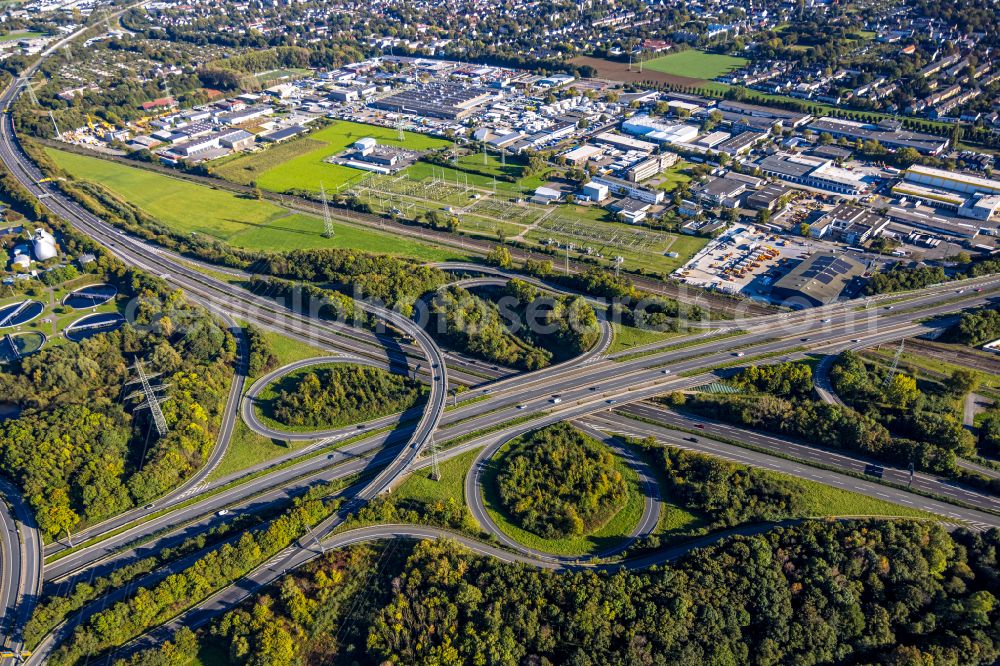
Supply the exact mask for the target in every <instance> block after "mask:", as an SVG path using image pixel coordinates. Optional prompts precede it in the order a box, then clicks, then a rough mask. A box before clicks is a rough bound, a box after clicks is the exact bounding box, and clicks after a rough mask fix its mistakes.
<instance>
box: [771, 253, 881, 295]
mask: <svg viewBox="0 0 1000 666" xmlns="http://www.w3.org/2000/svg"><path fill="white" fill-rule="evenodd" d="M864 272H865V265H864V264H862V263H860V262H858V261H855V260H854V259H851V258H849V257H846V256H844V255H841V254H834V253H832V252H823V253H817V254H814V255H812V256H811V257H808V258H807V259H805V260H804V261H803V262H802V263H801V264H799V265H798V266H796V267H795V268H793V269H792V270H791V271H789V272H788V274H786V275H785V276H784V277H782V278H780V279H779V280H778V281H776V282H775V283H774V285H773V286H772V288H771V295H772V296H773V297H774V298H776V299H780V300H782V301H785V302H786V303H788V304H792V305H796V304H797V305H802V306H806V307H813V306H817V305H826V304H828V303H833V302H835V301H837V299H839V298H840V296H841V294H843V293H844V290H845V289H846V288H847V287H848V285H850V284H851V282H852V281H853V280H854V279H855V278H857V277H860V276H861V275H863V274H864Z"/></svg>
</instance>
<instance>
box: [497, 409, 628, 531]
mask: <svg viewBox="0 0 1000 666" xmlns="http://www.w3.org/2000/svg"><path fill="white" fill-rule="evenodd" d="M496 464H497V466H498V468H499V471H498V472H497V475H496V489H497V494H498V496H499V498H500V504H501V506H502V507H503V509H504V510H505V511H506V512H507V514H508V515H509V516H510V517H511V518H512V519H513V521H514V523H515V524H517V525H518V526H519V527H521V528H523V529H525V530H528V531H529V532H534V533H535V534H537V535H539V536H541V537H543V538H545V539H560V538H563V537H567V536H579V535H582V534H585V533H587V532H590V531H593V530H594V528H595V527H598V526H600V525H602V524H604V523H605V522H607V520H608V519H609V518H610V517H611V516H613V515H614V514H615V513H616V512H617V511H618V510H619V509H621V507H622V505H623V504H624V503H625V500H626V498H627V496H628V492H629V489H628V483H627V482H626V481H625V478H624V477H623V476H622V473H621V472H620V471H619V470H618V464H617V461H616V458H615V455H614V453H612V451H611V450H610V449H609V448H608V447H607V446H606V445H605V444H604V443H602V442H599V441H597V440H595V439H594V438H593V437H590V436H589V435H587V434H585V433H583V432H581V431H579V430H577V429H576V428H574V427H573V426H571V425H569V424H568V423H556V424H553V425H550V426H546V427H545V428H540V429H538V430H535V431H533V432H531V433H528V434H527V435H524V436H523V437H520V438H518V439H516V440H514V441H513V442H511V443H509V444H508V445H507V446H506V447H504V448H503V449H502V450H501V451H500V454H499V455H498V456H497V460H496Z"/></svg>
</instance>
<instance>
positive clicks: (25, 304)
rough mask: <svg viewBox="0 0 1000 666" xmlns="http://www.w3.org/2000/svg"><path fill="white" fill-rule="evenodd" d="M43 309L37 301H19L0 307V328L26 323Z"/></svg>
mask: <svg viewBox="0 0 1000 666" xmlns="http://www.w3.org/2000/svg"><path fill="white" fill-rule="evenodd" d="M43 310H45V306H44V305H42V304H41V303H39V302H38V301H21V302H19V303H11V304H10V305H5V306H3V307H0V329H3V328H11V327H13V326H20V325H22V324H27V323H28V322H29V321H31V320H32V319H34V318H35V317H37V316H38V315H40V314H42V311H43Z"/></svg>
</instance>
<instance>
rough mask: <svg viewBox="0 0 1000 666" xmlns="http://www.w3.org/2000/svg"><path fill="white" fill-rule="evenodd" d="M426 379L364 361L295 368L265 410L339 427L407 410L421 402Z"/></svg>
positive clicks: (291, 420)
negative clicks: (303, 368) (299, 369)
mask: <svg viewBox="0 0 1000 666" xmlns="http://www.w3.org/2000/svg"><path fill="white" fill-rule="evenodd" d="M423 390H424V385H423V384H422V383H421V382H419V381H417V380H415V379H410V378H408V377H404V376H403V375H398V374H395V373H392V372H388V371H387V370H382V369H381V368H373V367H370V366H366V365H339V364H338V365H331V366H327V367H317V368H311V369H308V370H306V371H304V372H302V373H293V374H292V375H289V376H288V377H285V378H284V379H283V380H281V381H280V388H279V389H278V392H277V395H276V396H275V398H274V400H273V401H272V402H271V404H270V405H268V406H267V408H266V410H265V411H266V413H268V415H269V416H272V417H273V418H275V419H276V420H278V421H280V422H281V423H284V424H285V425H289V426H309V427H316V428H335V427H339V426H344V425H349V424H352V423H359V422H361V421H369V420H371V419H376V418H379V417H381V416H387V415H389V414H395V413H397V412H403V411H406V410H407V409H409V408H411V407H413V406H414V405H416V404H417V401H418V400H419V399H420V396H421V395H422V393H423Z"/></svg>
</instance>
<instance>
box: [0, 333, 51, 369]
mask: <svg viewBox="0 0 1000 666" xmlns="http://www.w3.org/2000/svg"><path fill="white" fill-rule="evenodd" d="M44 344H45V335H43V334H42V333H39V332H38V331H28V332H26V333H11V334H9V335H0V363H11V362H13V361H16V360H17V359H19V358H21V357H22V356H27V355H28V354H34V353H35V352H36V351H38V350H39V349H41V348H42V345H44Z"/></svg>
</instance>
